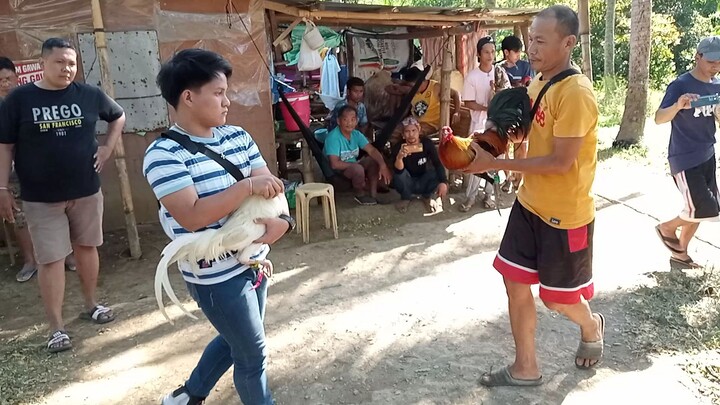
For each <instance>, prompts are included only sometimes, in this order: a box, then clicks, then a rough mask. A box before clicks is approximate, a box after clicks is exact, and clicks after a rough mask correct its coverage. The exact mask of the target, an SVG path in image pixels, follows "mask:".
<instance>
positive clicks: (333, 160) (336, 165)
mask: <svg viewBox="0 0 720 405" xmlns="http://www.w3.org/2000/svg"><path fill="white" fill-rule="evenodd" d="M328 159H330V167H332V169H333V170H340V171H342V170H345V169H347V168H348V167H350V166H351V165H352V163H348V162H343V161H342V160H340V156H337V155H328Z"/></svg>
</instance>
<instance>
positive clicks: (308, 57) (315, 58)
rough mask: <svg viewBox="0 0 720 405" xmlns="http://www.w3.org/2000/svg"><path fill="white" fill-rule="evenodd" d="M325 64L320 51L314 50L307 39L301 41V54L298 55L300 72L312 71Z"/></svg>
mask: <svg viewBox="0 0 720 405" xmlns="http://www.w3.org/2000/svg"><path fill="white" fill-rule="evenodd" d="M322 64H323V60H322V57H321V56H320V52H318V51H317V50H315V51H313V50H312V49H311V48H310V46H309V45H308V44H307V42H306V41H305V39H303V40H302V42H301V43H300V54H299V57H298V64H297V66H298V70H299V71H300V72H311V71H313V70H318V69H320V67H321V66H322Z"/></svg>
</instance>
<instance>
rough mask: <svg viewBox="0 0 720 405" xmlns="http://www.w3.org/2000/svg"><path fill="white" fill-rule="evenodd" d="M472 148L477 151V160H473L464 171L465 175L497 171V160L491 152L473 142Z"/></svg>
mask: <svg viewBox="0 0 720 405" xmlns="http://www.w3.org/2000/svg"><path fill="white" fill-rule="evenodd" d="M470 147H471V148H472V149H473V151H475V159H473V161H472V163H470V165H469V166H468V167H466V168H465V169H464V170H463V172H464V173H467V174H476V173H485V172H487V171H488V170H493V169H495V158H494V157H493V155H491V154H490V152H488V151H486V150H485V149H483V148H481V147H480V145H478V144H477V143H475V142H471V143H470Z"/></svg>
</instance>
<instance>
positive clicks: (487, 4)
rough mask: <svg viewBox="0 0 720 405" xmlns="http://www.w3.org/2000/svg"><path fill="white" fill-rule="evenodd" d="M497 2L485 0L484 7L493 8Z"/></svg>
mask: <svg viewBox="0 0 720 405" xmlns="http://www.w3.org/2000/svg"><path fill="white" fill-rule="evenodd" d="M496 4H497V2H496V1H495V0H485V7H487V8H495V7H496Z"/></svg>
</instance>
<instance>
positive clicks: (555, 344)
mask: <svg viewBox="0 0 720 405" xmlns="http://www.w3.org/2000/svg"><path fill="white" fill-rule="evenodd" d="M606 157H609V159H606V160H604V161H603V162H601V163H600V165H599V167H598V174H597V180H596V187H595V192H596V194H597V195H598V198H597V206H598V213H597V219H596V228H595V263H594V266H595V281H596V298H595V299H594V300H593V301H592V306H593V309H594V310H597V311H600V312H602V313H603V314H604V315H605V316H606V317H607V320H608V326H607V331H606V345H605V350H606V356H605V359H604V361H603V363H602V364H601V366H600V367H598V368H597V369H596V370H593V371H581V370H577V369H576V368H575V367H574V363H573V361H574V360H573V359H574V351H575V349H576V347H577V343H578V339H579V332H578V330H577V329H576V328H575V327H573V325H572V324H570V323H569V322H568V321H567V320H565V319H563V318H562V317H560V316H558V315H557V314H555V313H552V312H550V311H548V310H546V309H544V308H542V305H540V301H538V304H539V306H538V308H539V309H538V319H539V323H538V331H537V336H538V338H537V344H538V351H539V356H540V361H541V364H542V371H543V373H544V378H545V384H544V385H543V386H541V387H538V388H529V389H511V388H497V389H487V388H484V387H481V386H479V385H478V383H477V380H478V378H479V376H480V374H481V373H482V372H484V371H487V370H489V369H491V368H498V367H502V366H504V365H505V364H507V363H508V362H510V361H511V360H512V357H511V353H512V348H513V343H512V337H511V335H510V328H509V324H508V318H507V308H506V305H507V301H506V297H505V294H504V290H503V287H502V281H501V278H500V277H499V275H498V274H497V273H496V272H495V271H494V270H493V269H492V267H491V264H492V260H493V258H494V255H495V251H496V249H497V247H498V244H499V241H500V238H501V236H502V232H503V230H504V226H505V223H506V220H507V215H508V214H509V207H510V205H511V203H512V198H514V196H510V195H506V196H505V197H504V198H503V207H504V208H503V209H502V214H501V215H499V214H498V212H497V211H490V210H480V209H479V208H477V206H476V207H475V208H473V209H472V210H471V211H470V212H468V213H460V212H458V210H457V201H456V198H457V197H459V194H456V195H453V196H452V198H451V201H450V202H446V206H445V211H444V212H442V213H439V214H437V215H435V216H423V215H422V210H421V204H420V203H419V202H416V203H413V204H412V205H411V208H410V210H409V212H408V213H407V214H405V215H401V214H398V213H397V212H396V211H395V210H394V209H393V207H392V205H380V206H376V207H357V206H355V205H354V204H353V203H352V201H351V200H350V197H349V196H348V195H340V196H339V197H338V215H339V222H340V238H339V239H337V240H335V239H333V238H332V232H331V231H328V230H323V229H321V227H320V226H319V225H318V224H320V221H319V220H316V221H314V222H313V227H312V230H311V243H310V244H303V243H302V240H301V238H300V236H299V235H297V234H293V235H292V236H289V237H288V238H286V239H284V240H282V241H281V242H280V243H278V244H277V246H275V247H274V248H273V251H272V253H271V259H272V260H273V261H274V263H275V265H276V275H275V277H274V278H273V279H272V282H271V286H270V289H269V297H268V309H267V318H266V332H267V336H268V348H269V353H270V357H269V369H268V375H269V379H270V387H271V389H272V390H273V394H274V396H275V398H276V400H277V403H278V404H583V405H587V404H595V403H597V404H600V403H603V404H607V403H612V402H615V403H623V404H625V403H633V401H642V403H657V404H702V403H707V402H706V401H707V400H706V399H703V398H702V397H701V395H700V393H699V391H698V389H697V387H696V386H695V385H694V382H693V381H692V380H691V379H690V378H689V376H688V374H686V373H685V372H683V370H682V369H681V367H680V366H679V364H680V359H678V358H677V356H666V355H656V354H653V353H650V352H647V351H643V350H642V347H641V345H640V344H639V342H638V334H639V331H638V326H637V325H638V323H637V320H636V319H634V318H633V315H632V314H631V313H629V312H628V311H627V310H626V308H627V305H628V303H630V302H633V300H636V299H637V296H636V293H635V289H636V288H637V287H638V286H642V285H648V284H652V282H653V278H652V277H650V276H649V274H651V273H658V272H667V271H669V264H668V257H669V256H668V254H667V252H666V251H665V250H664V249H663V247H662V246H661V245H660V243H659V241H658V239H657V237H656V236H655V234H654V230H653V226H654V224H655V223H656V221H657V219H659V218H662V219H665V218H669V217H670V216H672V215H674V214H675V213H676V211H677V209H678V207H679V197H677V196H676V195H675V194H676V193H677V191H675V190H674V188H673V186H672V182H671V180H670V178H669V177H667V175H666V174H664V172H663V170H664V169H663V167H662V163H661V162H662V160H661V156H659V155H658V156H655V155H653V156H650V157H648V159H649V160H650V161H654V163H655V164H648V163H647V162H637V161H636V162H633V161H627V160H624V159H620V158H618V157H610V156H606ZM658 162H660V163H658ZM391 197H392V196H389V197H388V198H391ZM312 210H313V215H314V216H315V218H316V219H317V218H319V214H320V213H321V212H322V210H320V209H319V207H317V206H313V208H312ZM718 228H720V227H718V226H717V225H713V224H711V225H708V226H704V227H701V229H700V232H699V233H698V238H699V240H697V241H695V242H694V243H693V245H694V249H693V250H691V252H690V254H691V255H692V256H693V257H694V258H695V259H696V261H698V262H701V263H703V264H707V265H708V266H713V265H717V264H718V263H720V247H718V244H720V232H719V229H718ZM141 238H142V248H143V253H144V255H143V258H142V259H140V260H137V261H135V260H130V259H127V258H126V257H125V249H126V247H125V240H124V237H123V235H122V234H121V233H113V234H108V235H107V243H106V245H105V246H103V248H102V249H101V263H102V270H101V278H100V286H99V291H100V295H101V300H102V301H103V302H106V303H109V304H111V305H112V306H113V308H114V310H115V312H116V313H117V315H118V319H117V320H116V321H115V322H113V323H111V324H108V325H106V326H103V327H99V326H96V325H92V324H90V323H87V322H85V321H82V320H79V319H78V318H77V315H78V313H79V311H80V310H81V306H82V300H81V296H80V293H79V285H78V282H77V278H76V277H75V276H74V275H73V274H71V273H68V283H67V287H66V290H67V293H66V300H65V316H66V319H67V322H68V324H67V327H68V331H69V332H70V334H71V336H72V337H73V343H74V345H75V348H74V349H73V350H72V351H71V352H69V353H62V354H59V355H47V354H45V352H44V350H43V344H44V339H45V335H46V330H45V328H46V325H45V324H43V320H44V317H43V312H42V307H41V305H40V297H39V294H38V289H37V281H36V279H33V280H32V281H31V282H28V283H25V284H18V283H16V282H15V281H14V273H15V269H10V268H8V267H9V266H7V263H4V265H3V263H0V268H3V267H5V268H6V269H5V270H4V271H0V297H2V300H1V301H0V342H1V343H2V346H3V347H5V349H4V350H2V351H0V353H2V354H3V365H0V370H2V371H3V372H4V373H9V372H15V373H17V376H16V377H8V374H6V375H5V377H4V378H3V377H0V381H3V383H2V384H0V404H6V403H7V404H11V403H12V404H103V405H105V404H107V405H116V404H117V405H119V404H157V403H159V398H160V397H161V396H162V395H163V394H165V393H166V392H168V391H170V390H172V389H174V388H175V387H176V386H178V385H179V384H182V382H183V380H184V379H185V378H186V377H187V376H188V374H189V372H190V371H191V370H192V367H193V366H194V364H195V362H196V361H197V358H198V357H199V355H200V353H201V352H202V350H203V348H204V345H205V344H206V343H207V342H208V341H209V340H210V339H211V338H212V337H213V336H214V332H213V329H212V327H211V326H210V324H209V323H208V322H207V320H205V318H204V317H203V316H202V313H201V312H200V311H199V310H198V309H197V307H196V306H195V305H194V303H193V302H192V300H191V299H190V297H189V295H188V294H187V293H186V290H185V289H184V287H183V284H182V281H181V279H180V276H179V274H173V275H172V276H173V277H172V279H173V285H174V287H175V291H176V293H178V295H179V297H180V298H181V299H182V300H184V301H185V302H186V308H188V309H192V310H193V312H194V313H195V314H196V315H197V316H199V317H200V320H199V321H193V320H191V319H189V318H187V317H183V316H182V315H181V313H180V310H179V309H178V308H176V307H175V306H172V305H169V304H168V305H169V312H170V314H171V315H172V316H173V318H174V319H175V320H176V322H175V325H171V324H169V323H168V322H167V321H166V320H165V319H164V318H163V317H162V315H161V314H160V313H159V311H158V309H157V305H156V303H155V299H154V292H153V277H154V273H155V265H156V263H157V261H158V256H159V253H160V251H161V250H162V248H163V247H164V245H165V243H166V242H167V240H166V238H165V236H164V235H163V234H162V232H161V230H160V228H159V226H147V227H142V228H141ZM2 260H7V258H6V257H5V258H3V259H2ZM535 292H537V290H535ZM709 355H713V353H705V354H703V356H709ZM714 355H716V356H717V355H718V354H717V353H714ZM718 357H720V356H718ZM718 364H720V363H718ZM3 367H5V368H3ZM23 370H25V372H23ZM27 370H31V371H32V372H28V371H27ZM3 384H4V385H3ZM18 393H22V396H20V397H18ZM208 403H209V404H238V403H239V400H238V399H237V395H236V394H235V391H234V388H233V386H232V379H231V374H230V373H227V374H226V375H225V376H224V377H223V379H222V380H221V381H220V383H219V384H218V385H217V387H216V390H215V392H213V393H212V394H211V396H210V398H209V399H208Z"/></svg>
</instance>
